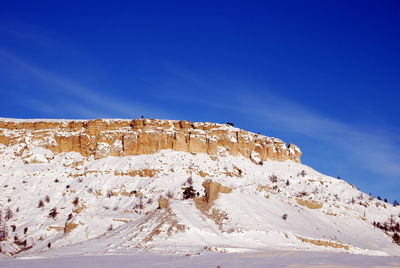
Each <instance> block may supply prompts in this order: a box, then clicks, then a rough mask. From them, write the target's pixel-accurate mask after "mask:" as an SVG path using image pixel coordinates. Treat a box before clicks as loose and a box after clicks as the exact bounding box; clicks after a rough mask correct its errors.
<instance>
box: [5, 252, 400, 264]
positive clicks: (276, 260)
mask: <svg viewBox="0 0 400 268" xmlns="http://www.w3.org/2000/svg"><path fill="white" fill-rule="evenodd" d="M218 265H219V267H221V268H234V267H240V268H242V267H252V268H253V267H268V268H281V267H286V268H300V267H303V268H346V267H349V268H350V267H351V268H384V267H387V268H398V267H400V259H399V258H397V257H377V256H365V255H354V254H343V253H320V252H318V253H317V252H294V251H268V252H263V253H261V252H256V253H250V254H249V253H248V254H243V253H242V254H238V253H225V254H223V253H208V254H202V255H198V256H177V255H163V254H151V253H146V254H144V253H140V252H138V253H136V254H131V255H84V256H82V255H78V256H52V257H46V258H43V257H39V258H37V257H36V258H35V257H33V258H18V259H6V260H1V267H2V268H3V267H4V268H9V267H13V268H19V267H20V268H26V267H40V268H53V267H58V268H69V267H71V268H76V267H89V268H91V267H96V268H111V267H138V268H139V267H146V268H151V267H163V268H164V267H176V268H179V267H199V268H203V267H213V268H217V267H218Z"/></svg>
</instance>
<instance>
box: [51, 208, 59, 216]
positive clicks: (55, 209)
mask: <svg viewBox="0 0 400 268" xmlns="http://www.w3.org/2000/svg"><path fill="white" fill-rule="evenodd" d="M57 214H58V212H57V208H52V209H51V210H50V213H49V218H53V219H55V218H56V217H57Z"/></svg>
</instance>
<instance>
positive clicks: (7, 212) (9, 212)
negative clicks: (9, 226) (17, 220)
mask: <svg viewBox="0 0 400 268" xmlns="http://www.w3.org/2000/svg"><path fill="white" fill-rule="evenodd" d="M12 217H13V213H12V211H11V209H7V211H6V215H4V219H5V220H6V221H8V220H10V219H12Z"/></svg>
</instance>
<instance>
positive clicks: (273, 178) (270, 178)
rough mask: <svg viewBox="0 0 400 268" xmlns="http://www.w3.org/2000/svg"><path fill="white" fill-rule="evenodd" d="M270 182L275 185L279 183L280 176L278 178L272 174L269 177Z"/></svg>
mask: <svg viewBox="0 0 400 268" xmlns="http://www.w3.org/2000/svg"><path fill="white" fill-rule="evenodd" d="M269 180H270V181H271V182H273V183H275V182H277V181H278V176H276V175H275V174H272V175H271V176H269Z"/></svg>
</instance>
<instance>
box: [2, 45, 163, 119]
mask: <svg viewBox="0 0 400 268" xmlns="http://www.w3.org/2000/svg"><path fill="white" fill-rule="evenodd" d="M0 58H2V59H3V60H6V61H7V62H8V63H9V64H11V65H13V66H16V67H18V68H19V69H20V71H21V75H24V76H28V77H31V78H33V79H35V80H36V81H37V83H39V84H41V85H45V86H44V87H42V90H43V91H46V92H47V93H49V94H53V93H56V94H57V95H59V96H64V97H65V98H69V99H70V101H69V102H62V101H61V102H58V103H48V102H45V105H44V106H45V107H47V108H46V109H45V110H47V111H52V110H57V109H56V108H57V105H60V104H67V105H68V106H65V107H64V109H70V110H71V109H72V110H73V111H74V112H75V114H77V115H78V116H83V117H93V115H97V114H98V115H105V116H111V117H115V116H120V117H127V118H132V117H138V116H140V115H142V114H145V115H146V116H156V117H163V118H168V117H169V116H170V114H169V113H168V112H166V111H163V110H160V109H159V108H157V107H153V106H149V105H148V104H143V103H139V102H137V101H128V102H127V101H122V100H121V99H120V98H118V97H116V96H112V95H105V94H104V93H99V91H95V90H92V89H90V88H88V87H85V86H82V85H81V84H79V83H77V82H75V81H73V80H71V79H68V78H65V77H63V76H60V75H57V74H54V73H52V72H49V71H47V70H45V69H43V68H40V67H38V66H36V65H34V64H32V63H30V62H29V61H27V60H25V59H23V58H21V57H18V56H16V55H15V54H13V53H11V52H9V51H7V50H5V49H3V48H0ZM107 91H109V92H110V91H111V92H112V89H110V90H107ZM30 99H31V100H30V101H31V102H36V103H39V102H42V103H43V102H44V101H43V100H39V99H36V100H34V98H33V97H32V96H31V97H30ZM71 104H72V105H71ZM53 107H54V108H53ZM39 109H40V108H39ZM41 110H42V111H43V109H41Z"/></svg>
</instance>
